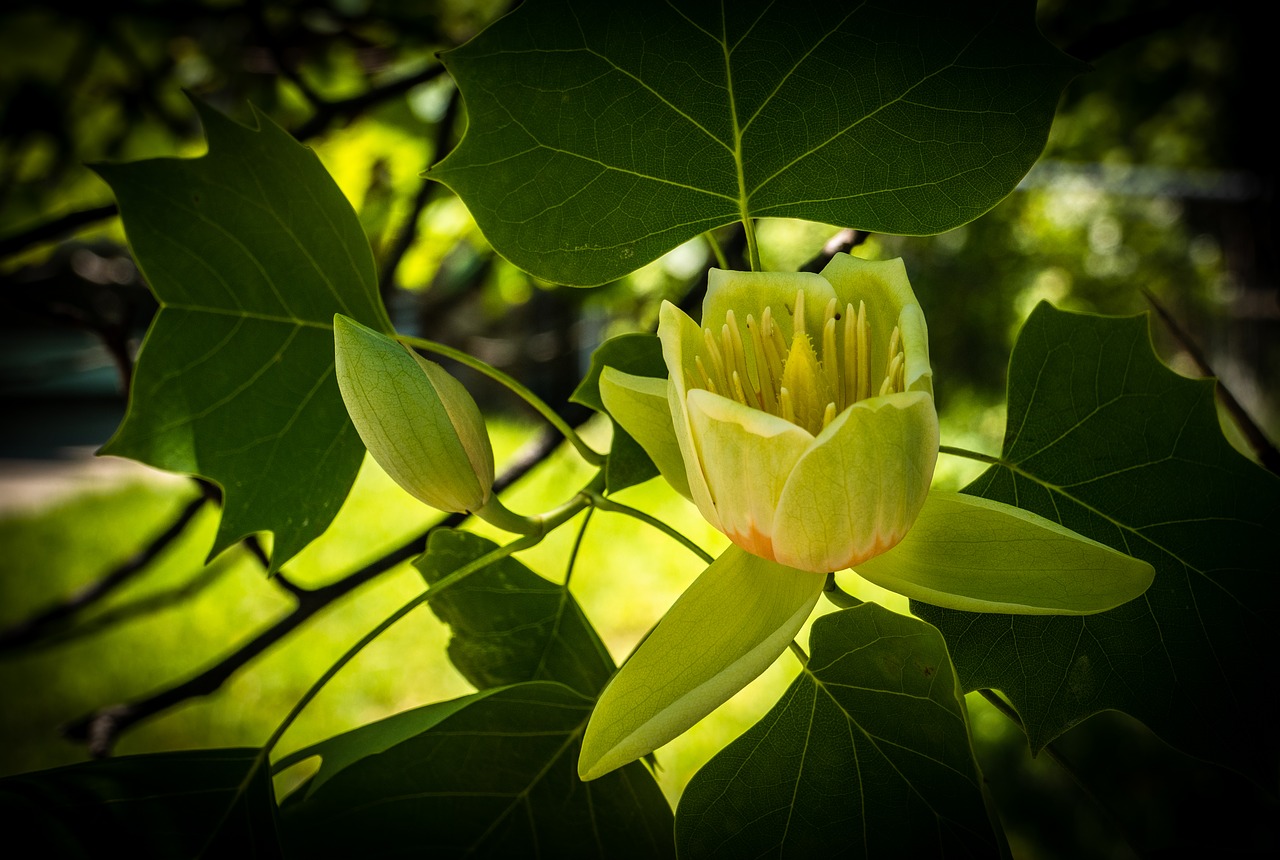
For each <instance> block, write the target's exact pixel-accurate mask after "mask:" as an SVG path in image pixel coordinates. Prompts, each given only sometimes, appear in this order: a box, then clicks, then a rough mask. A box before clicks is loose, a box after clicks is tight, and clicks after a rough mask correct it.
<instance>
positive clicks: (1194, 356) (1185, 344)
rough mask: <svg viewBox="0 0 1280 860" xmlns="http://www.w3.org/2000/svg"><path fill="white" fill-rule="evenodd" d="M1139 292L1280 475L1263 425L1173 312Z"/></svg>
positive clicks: (1277, 454) (1279, 455) (1279, 461)
mask: <svg viewBox="0 0 1280 860" xmlns="http://www.w3.org/2000/svg"><path fill="white" fill-rule="evenodd" d="M1142 295H1143V297H1144V298H1145V299H1146V300H1147V304H1149V305H1151V307H1152V308H1153V309H1154V310H1155V312H1156V315H1157V316H1159V317H1160V321H1161V322H1162V323H1164V325H1165V328H1167V329H1168V330H1169V333H1170V334H1171V335H1173V337H1174V340H1176V341H1177V342H1178V344H1179V345H1180V346H1181V347H1182V348H1183V349H1184V350H1186V353H1187V355H1189V356H1190V357H1191V360H1192V361H1193V362H1194V363H1195V365H1196V369H1197V370H1199V371H1200V375H1201V376H1207V377H1210V378H1212V379H1213V380H1214V382H1215V383H1216V384H1217V392H1218V399H1220V400H1221V401H1222V405H1223V406H1224V407H1225V408H1226V410H1227V413H1228V414H1230V415H1231V418H1232V420H1233V421H1235V423H1236V426H1237V427H1239V428H1240V432H1241V433H1242V434H1244V438H1245V440H1246V441H1247V442H1248V443H1249V447H1250V448H1252V449H1253V452H1254V454H1256V455H1257V457H1258V462H1260V463H1261V464H1262V466H1263V468H1265V469H1266V470H1267V471H1269V472H1271V473H1272V474H1275V475H1280V451H1277V450H1276V446H1275V445H1274V444H1272V442H1271V440H1270V439H1268V438H1267V434H1266V433H1264V432H1262V428H1261V427H1259V426H1258V425H1257V423H1255V422H1254V420H1253V418H1252V417H1250V415H1249V413H1248V412H1246V411H1245V408H1244V407H1243V406H1241V405H1240V401H1239V400H1236V397H1235V395H1234V394H1232V393H1231V390H1230V389H1229V388H1227V386H1226V385H1224V384H1223V383H1222V380H1221V379H1219V378H1218V375H1217V374H1216V373H1214V372H1213V368H1212V367H1210V366H1209V361H1208V359H1206V358H1205V355H1204V353H1203V352H1201V351H1200V347H1198V346H1197V345H1196V343H1195V341H1193V340H1192V339H1191V335H1189V334H1187V332H1186V330H1185V329H1183V328H1182V326H1180V325H1178V321H1177V320H1175V319H1174V318H1173V314H1171V313H1169V311H1168V309H1166V308H1165V306H1164V305H1163V304H1161V303H1160V301H1159V300H1158V299H1156V297H1155V296H1154V295H1152V294H1151V293H1150V292H1149V291H1147V290H1146V289H1143V290H1142Z"/></svg>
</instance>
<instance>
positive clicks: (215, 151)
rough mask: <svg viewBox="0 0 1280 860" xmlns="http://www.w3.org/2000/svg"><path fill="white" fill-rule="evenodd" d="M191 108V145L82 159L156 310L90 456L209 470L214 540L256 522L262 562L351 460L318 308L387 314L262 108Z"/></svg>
mask: <svg viewBox="0 0 1280 860" xmlns="http://www.w3.org/2000/svg"><path fill="white" fill-rule="evenodd" d="M197 106H198V107H200V106H199V105H197ZM200 116H201V118H202V120H203V122H204V127H205V132H206V134H207V136H208V139H209V153H208V155H206V156H205V157H203V158H197V159H182V160H179V159H156V160H153V161H143V162H137V163H134V164H124V165H103V166H100V167H98V168H97V170H98V172H99V173H100V174H101V175H102V177H103V178H104V179H106V180H107V181H108V182H109V183H110V184H111V188H112V190H113V191H114V192H115V195H116V199H117V200H118V201H119V202H120V214H121V217H122V218H123V219H124V225H125V230H126V231H127V232H128V235H129V243H130V245H131V246H132V248H133V253H134V256H135V257H136V258H137V260H138V265H139V267H140V268H141V269H142V271H143V273H144V274H145V275H146V278H147V281H148V283H149V284H150V285H151V289H152V290H153V291H154V292H155V294H156V298H157V299H158V300H159V301H160V306H161V307H160V312H159V313H158V314H157V315H156V318H155V321H154V322H153V323H152V325H151V330H150V331H149V332H148V333H147V338H146V341H145V342H144V343H143V347H142V352H141V354H140V355H139V357H138V366H137V372H136V374H135V376H134V380H133V388H132V391H131V392H130V398H129V411H128V414H127V415H126V416H125V420H124V423H123V424H122V425H121V426H120V429H119V430H118V431H117V432H116V435H115V436H114V437H113V438H112V439H111V441H110V442H108V443H107V445H106V447H105V448H104V449H103V453H107V454H118V455H120V456H123V457H132V458H133V459H135V460H141V461H142V462H144V463H150V464H151V465H153V466H157V467H159V468H161V469H169V470H171V471H175V472H188V473H191V474H197V475H203V476H204V477H206V478H209V479H210V480H212V481H216V482H217V483H218V484H219V485H220V486H221V487H222V489H223V491H224V493H225V498H226V503H225V507H224V512H223V515H222V523H221V526H220V527H219V529H218V536H217V538H216V540H215V543H214V551H215V552H216V551H219V550H221V549H223V548H225V547H227V546H229V545H230V544H232V543H234V542H235V541H237V540H239V539H240V538H241V537H243V536H245V535H246V534H249V533H251V532H257V531H270V532H273V533H274V535H275V543H274V550H273V552H272V558H271V562H272V566H273V568H274V567H279V566H280V565H281V564H283V563H284V562H285V561H287V560H288V559H289V558H290V557H292V556H293V555H294V554H296V553H297V552H298V551H299V550H300V549H302V547H304V546H306V545H307V543H308V542H310V541H311V540H312V539H313V538H315V537H316V536H317V535H319V534H320V533H321V532H323V531H324V530H325V528H327V527H328V525H329V522H330V521H331V520H332V519H333V516H334V514H335V513H337V510H338V507H339V506H340V505H341V503H342V500H343V499H344V498H345V497H346V494H347V491H348V490H349V489H350V488H351V483H352V481H353V480H354V479H355V474H356V471H357V470H358V469H359V467H360V461H361V458H362V457H363V456H364V446H363V445H362V444H361V443H360V439H359V437H358V436H357V435H356V432H355V428H354V427H352V426H351V422H350V421H349V420H348V418H347V413H346V409H345V408H343V405H342V398H341V397H340V396H339V393H338V386H337V383H336V382H335V380H334V371H333V367H334V359H333V315H334V314H335V313H338V312H341V313H344V314H347V315H349V316H351V317H354V318H355V319H358V320H361V321H363V322H365V323H367V324H369V325H372V326H374V327H375V328H379V329H382V330H386V331H389V330H390V328H391V324H390V322H389V321H388V320H387V316H386V311H385V310H384V309H383V307H382V304H381V301H380V300H379V298H378V292H377V279H376V276H375V273H374V266H373V255H372V253H371V252H370V250H369V243H368V241H366V239H365V237H364V233H363V232H362V231H361V228H360V223H359V221H357V219H356V215H355V212H354V211H352V209H351V206H350V204H349V203H348V202H347V201H346V198H344V197H343V196H342V192H341V191H340V190H339V189H338V187H337V185H335V184H334V182H333V180H332V179H331V178H330V177H329V175H328V173H326V172H325V169H324V167H323V166H322V165H321V164H320V161H319V159H317V158H316V157H315V154H314V153H312V152H311V151H310V150H309V149H307V148H306V147H304V146H302V145H301V144H299V143H297V142H295V141H294V140H293V138H291V137H289V135H288V134H287V133H286V132H285V131H284V130H283V129H281V128H280V127H279V126H277V125H275V124H274V123H272V122H271V120H270V119H268V118H266V117H262V116H259V123H260V126H261V127H260V129H258V130H253V129H248V128H245V127H244V126H241V125H239V124H237V123H234V122H232V121H231V120H229V119H227V118H226V117H224V116H222V115H221V114H218V113H217V112H215V111H213V110H211V109H209V108H205V107H200Z"/></svg>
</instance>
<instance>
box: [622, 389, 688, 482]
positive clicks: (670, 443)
mask: <svg viewBox="0 0 1280 860" xmlns="http://www.w3.org/2000/svg"><path fill="white" fill-rule="evenodd" d="M600 399H601V400H602V401H604V408H605V409H608V410H609V414H610V415H612V416H613V419H614V420H615V421H617V422H618V424H620V425H621V426H622V429H623V430H626V431H627V432H628V433H630V434H631V436H632V438H634V439H635V440H636V441H637V442H638V443H640V447H641V448H643V449H644V452H645V453H646V454H648V455H649V459H651V460H653V463H654V465H655V466H657V467H658V471H659V472H661V473H662V477H664V478H666V480H667V482H668V483H669V484H671V486H672V487H673V488H674V489H675V491H676V492H678V493H680V494H681V495H682V496H684V497H685V498H687V499H688V498H692V496H690V494H689V478H688V476H687V475H686V473H685V467H684V458H682V457H681V456H680V443H679V442H678V441H677V440H676V431H675V428H674V427H673V425H672V423H671V408H670V407H669V406H668V405H667V380H665V379H655V378H653V377H650V376H635V375H634V374H630V373H623V372H622V371H621V370H618V369H617V368H614V367H606V368H605V369H604V370H603V371H601V372H600Z"/></svg>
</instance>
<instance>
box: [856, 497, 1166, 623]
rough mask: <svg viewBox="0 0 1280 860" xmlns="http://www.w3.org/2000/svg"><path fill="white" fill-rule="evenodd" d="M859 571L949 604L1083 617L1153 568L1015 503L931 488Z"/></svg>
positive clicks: (1128, 592) (1115, 602)
mask: <svg viewBox="0 0 1280 860" xmlns="http://www.w3.org/2000/svg"><path fill="white" fill-rule="evenodd" d="M857 573H858V575H859V576H861V577H863V578H864V579H868V580H870V581H871V582H874V583H875V584H876V585H878V586H880V587H881V588H887V589H889V590H890V591H896V592H898V593H899V594H904V595H906V596H907V597H910V598H913V599H916V600H925V601H930V602H932V603H934V604H937V605H939V606H945V607H947V608H948V609H964V610H967V611H969V612H1010V613H1014V614H1017V615H1089V614H1093V613H1095V612H1102V611H1104V610H1107V609H1114V608H1115V607H1117V606H1119V605H1120V604H1122V603H1127V602H1128V601H1130V600H1133V599H1134V598H1136V597H1138V596H1139V595H1140V594H1142V593H1143V592H1144V591H1146V590H1147V587H1148V586H1150V585H1151V578H1152V576H1153V575H1154V573H1155V571H1154V570H1153V569H1152V567H1151V565H1149V564H1147V563H1146V562H1145V561H1139V560H1138V559H1135V558H1133V557H1132V556H1128V555H1125V554H1124V553H1122V552H1116V551H1115V550H1114V549H1111V548H1110V547H1108V546H1104V545H1103V544H1100V543H1098V542H1097V541H1092V540H1089V539H1088V538H1086V537H1083V536H1081V535H1078V534H1076V533H1075V532H1073V531H1071V530H1069V529H1065V528H1063V527H1062V526H1061V525H1059V524H1058V523H1055V522H1054V521H1053V520H1047V519H1045V518H1044V517H1041V516H1037V515H1036V514H1033V513H1031V512H1029V511H1024V510H1022V509H1021V508H1015V507H1013V506H1011V505H1004V504H1001V503H999V502H993V501H991V500H990V499H982V498H978V497H976V496H965V495H961V494H959V493H944V492H939V491H937V490H934V491H932V492H930V493H929V497H928V498H927V499H926V500H925V503H924V508H922V509H921V511H920V515H919V516H918V517H916V521H915V523H914V524H913V525H912V526H911V531H909V532H907V536H906V537H904V538H903V539H902V541H901V542H900V543H899V544H898V545H897V546H895V547H894V548H893V549H891V550H889V551H888V552H886V553H883V554H881V555H878V556H876V557H875V558H870V559H867V560H866V561H864V562H862V563H861V564H859V565H858V566H857Z"/></svg>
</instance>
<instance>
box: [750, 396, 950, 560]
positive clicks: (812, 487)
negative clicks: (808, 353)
mask: <svg viewBox="0 0 1280 860" xmlns="http://www.w3.org/2000/svg"><path fill="white" fill-rule="evenodd" d="M937 457H938V414H937V412H936V411H934V407H933V398H932V397H930V396H929V395H927V394H924V393H921V392H906V393H903V394H893V395H889V396H886V397H873V398H871V399H869V400H863V401H860V402H859V403H856V404H854V405H853V406H851V407H849V408H848V409H846V410H845V411H844V412H842V413H840V415H839V416H837V417H836V419H835V420H834V421H832V422H831V424H830V425H829V426H828V427H827V428H826V429H825V430H823V431H822V433H821V434H819V436H818V438H817V440H816V441H815V443H814V445H813V446H812V447H811V448H810V449H809V451H808V452H807V453H806V454H805V456H804V457H802V458H801V459H800V460H799V461H798V462H797V463H796V466H795V468H794V469H793V470H792V471H791V475H790V477H789V478H788V479H787V484H786V487H785V488H784V489H783V491H782V496H781V498H780V500H779V503H778V512H777V515H776V517H775V520H774V527H773V550H774V557H775V558H776V559H777V560H778V561H779V562H781V563H782V564H787V565H790V566H792V567H796V568H799V569H801V570H812V571H829V570H843V569H844V568H846V567H849V566H851V565H854V564H857V563H858V562H860V561H863V560H865V559H867V558H870V557H872V556H874V555H878V554H879V553H882V552H885V551H886V550H888V549H889V548H890V547H892V546H894V545H895V544H897V543H898V541H900V540H901V539H902V537H903V535H905V534H906V533H907V530H908V529H910V528H911V526H912V523H913V522H915V519H916V514H917V513H919V511H920V508H921V507H922V506H923V505H924V500H925V497H926V496H927V495H928V491H929V482H930V481H931V480H932V478H933V466H934V463H935V461H936V460H937Z"/></svg>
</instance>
